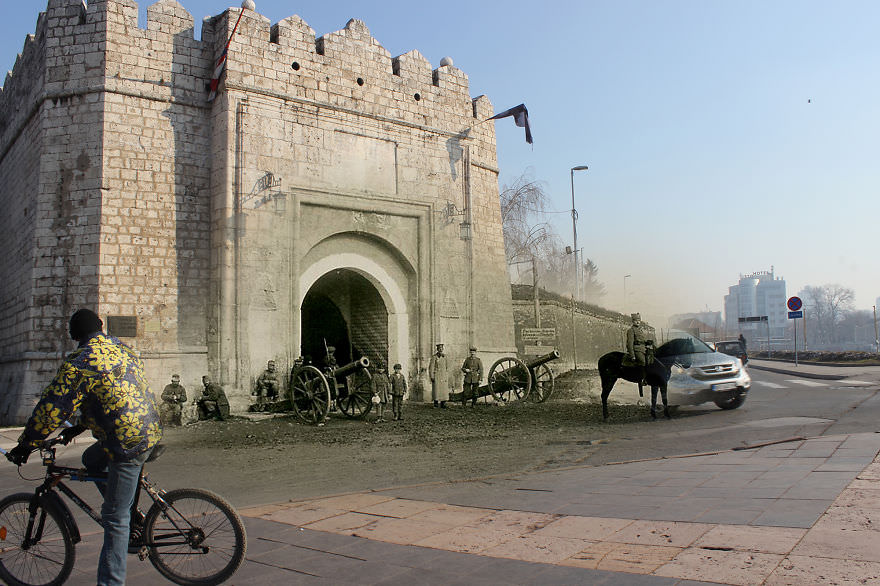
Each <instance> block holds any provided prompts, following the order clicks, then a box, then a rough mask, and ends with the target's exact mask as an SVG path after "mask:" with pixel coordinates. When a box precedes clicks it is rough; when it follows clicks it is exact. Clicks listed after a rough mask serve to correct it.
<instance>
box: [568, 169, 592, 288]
mask: <svg viewBox="0 0 880 586" xmlns="http://www.w3.org/2000/svg"><path fill="white" fill-rule="evenodd" d="M587 169H589V167H587V166H586V165H578V166H576V167H572V168H571V234H572V237H573V239H574V246H573V247H572V249H573V250H574V294H575V297H576V298H577V299H578V300H580V280H579V279H578V277H579V276H580V267H578V230H577V217H578V213H577V209H576V208H575V207H574V172H575V171H586V170H587Z"/></svg>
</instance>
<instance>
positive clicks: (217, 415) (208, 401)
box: [196, 375, 229, 421]
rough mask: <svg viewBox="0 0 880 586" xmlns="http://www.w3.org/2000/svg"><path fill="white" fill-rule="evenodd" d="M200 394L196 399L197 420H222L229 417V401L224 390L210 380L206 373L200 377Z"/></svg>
mask: <svg viewBox="0 0 880 586" xmlns="http://www.w3.org/2000/svg"><path fill="white" fill-rule="evenodd" d="M202 384H204V385H205V388H204V389H203V390H202V396H201V397H200V398H199V399H198V400H197V401H196V407H197V408H198V412H199V421H202V420H205V419H219V420H220V421H224V420H225V419H228V418H229V401H228V400H227V399H226V392H225V391H224V390H223V387H221V386H220V385H217V384H214V383H212V382H211V378H210V377H209V376H208V375H205V376H203V377H202Z"/></svg>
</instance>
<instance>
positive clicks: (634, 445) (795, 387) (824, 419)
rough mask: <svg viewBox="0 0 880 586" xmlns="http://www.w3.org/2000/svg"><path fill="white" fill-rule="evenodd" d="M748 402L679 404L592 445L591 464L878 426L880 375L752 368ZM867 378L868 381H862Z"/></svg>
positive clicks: (588, 461)
mask: <svg viewBox="0 0 880 586" xmlns="http://www.w3.org/2000/svg"><path fill="white" fill-rule="evenodd" d="M750 373H751V376H752V389H751V391H750V393H749V397H748V399H747V400H746V402H745V404H744V405H743V406H742V407H740V408H739V409H735V410H733V411H722V410H720V409H718V408H717V407H715V405H713V404H711V403H707V404H704V405H700V406H696V407H679V408H678V411H677V413H676V417H674V418H673V419H672V420H671V421H658V422H657V423H656V424H651V425H648V426H645V425H632V426H630V429H628V430H625V431H623V432H622V433H621V434H620V435H618V436H616V437H612V438H610V439H609V441H608V443H607V444H600V445H597V446H595V447H591V451H592V453H591V455H590V457H589V458H587V459H586V460H585V463H587V464H593V465H600V464H605V463H608V462H615V461H624V460H632V459H639V458H655V457H662V456H673V455H679V454H687V453H694V452H704V451H705V452H708V451H715V450H727V449H731V448H736V447H740V446H746V445H751V444H757V443H762V442H770V441H778V440H782V439H786V438H790V437H795V436H804V437H813V436H819V435H834V434H843V433H857V432H865V431H876V430H878V425H880V423H878V422H880V396H878V392H880V380H878V379H877V377H876V376H875V377H873V378H872V377H861V379H860V380H856V381H852V380H849V379H844V380H837V381H835V380H817V379H811V378H805V377H800V376H792V375H790V374H779V373H773V372H767V371H763V370H757V369H752V370H751V371H750ZM862 383H868V384H862Z"/></svg>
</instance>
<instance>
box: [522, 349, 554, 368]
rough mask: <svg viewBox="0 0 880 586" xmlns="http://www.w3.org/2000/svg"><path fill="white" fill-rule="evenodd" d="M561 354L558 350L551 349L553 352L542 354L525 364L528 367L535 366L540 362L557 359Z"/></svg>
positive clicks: (540, 363)
mask: <svg viewBox="0 0 880 586" xmlns="http://www.w3.org/2000/svg"><path fill="white" fill-rule="evenodd" d="M560 356H561V355H560V354H559V350H553V352H548V353H547V354H544V355H543V356H538V357H537V358H534V359H532V360H530V361H528V362H527V363H526V366H528V367H529V368H537V367H539V366H541V365H542V364H547V363H548V362H550V361H551V360H558V359H559V357H560Z"/></svg>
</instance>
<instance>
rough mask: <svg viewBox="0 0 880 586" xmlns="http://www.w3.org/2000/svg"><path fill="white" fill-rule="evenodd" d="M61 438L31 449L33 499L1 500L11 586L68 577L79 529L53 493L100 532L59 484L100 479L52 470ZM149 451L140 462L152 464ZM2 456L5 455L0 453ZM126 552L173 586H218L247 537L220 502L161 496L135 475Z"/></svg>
mask: <svg viewBox="0 0 880 586" xmlns="http://www.w3.org/2000/svg"><path fill="white" fill-rule="evenodd" d="M59 443H64V439H63V438H62V437H61V436H58V437H55V438H52V439H49V440H44V441H43V442H41V444H40V445H39V447H38V449H39V451H40V455H41V457H42V463H43V466H45V467H46V476H45V480H44V481H43V482H42V484H40V485H39V486H38V487H37V488H36V489H35V490H34V493H33V494H30V493H27V492H21V493H16V494H13V495H10V496H7V497H6V498H4V499H3V500H2V501H0V578H2V580H3V581H4V582H5V583H7V584H10V585H13V586H37V585H39V586H52V585H56V584H62V583H63V582H64V581H65V580H67V578H68V577H69V576H70V573H71V571H72V570H73V565H74V561H75V559H76V550H75V546H76V544H77V543H79V542H80V541H81V537H80V533H79V527H78V526H77V524H76V521H75V520H74V518H73V515H72V514H71V512H70V509H69V508H68V506H67V504H66V503H65V502H64V501H63V500H62V498H61V496H60V495H59V492H60V493H62V494H64V495H65V496H66V497H67V498H68V499H70V500H71V501H72V502H73V503H74V504H76V505H77V506H78V507H79V508H80V509H82V510H83V511H84V512H85V513H86V514H87V515H88V516H89V517H91V518H92V519H93V520H94V521H95V522H97V523H98V524H99V525H101V517H100V514H99V513H98V512H96V511H95V509H93V508H92V507H91V506H89V504H88V503H86V502H85V501H83V500H82V499H81V498H80V497H79V496H78V495H77V494H76V493H75V492H74V491H73V490H72V489H71V488H70V487H69V486H67V485H66V484H65V483H64V482H62V481H63V480H64V479H69V480H72V481H76V482H94V481H100V480H106V478H107V475H106V473H97V474H96V473H90V472H89V471H87V470H86V469H85V468H71V467H67V466H59V465H57V464H55V446H56V445H57V444H59ZM163 451H164V446H161V445H157V446H156V447H155V448H154V449H153V452H152V454H150V457H149V458H148V459H147V462H151V461H153V460H155V459H157V458H158V457H159V456H160V455H161V454H162V452H163ZM0 453H2V454H3V455H5V454H6V450H2V449H0ZM141 492H145V493H146V494H147V495H148V496H149V497H150V498H151V499H152V501H153V504H152V505H151V506H150V509H149V510H148V511H147V513H146V514H145V515H144V514H143V513H142V512H141V511H140V509H137V504H138V500H139V497H140V494H141ZM133 510H135V511H136V513H133V517H134V518H136V520H137V521H140V520H142V521H143V525H142V527H137V528H135V525H137V522H135V523H133V531H132V541H130V542H129V552H133V550H132V548H133V549H134V550H135V551H137V554H138V558H139V559H140V560H141V561H143V560H144V559H149V560H150V563H152V564H153V566H154V567H155V568H156V570H158V571H159V573H160V574H162V575H163V576H165V577H166V578H167V579H169V580H171V581H172V582H175V583H177V584H183V585H189V586H199V585H205V584H219V583H221V582H223V581H225V580H227V579H228V578H229V577H231V576H232V575H233V574H234V573H235V572H236V570H238V567H239V566H240V565H241V563H242V561H243V560H244V556H245V552H246V551H247V536H246V534H245V530H244V525H243V523H242V521H241V517H239V516H238V513H236V512H235V509H233V508H232V505H230V504H229V503H228V502H226V500H224V499H223V498H222V497H220V496H218V495H216V494H214V493H212V492H210V491H207V490H201V489H194V488H181V489H175V490H171V491H168V492H166V491H164V490H162V489H160V488H159V487H158V486H156V484H155V483H153V482H151V481H150V480H149V478H148V477H147V475H146V474H145V473H144V471H143V469H142V470H141V474H140V479H139V481H138V491H137V495H136V496H135V506H134V508H133Z"/></svg>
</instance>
